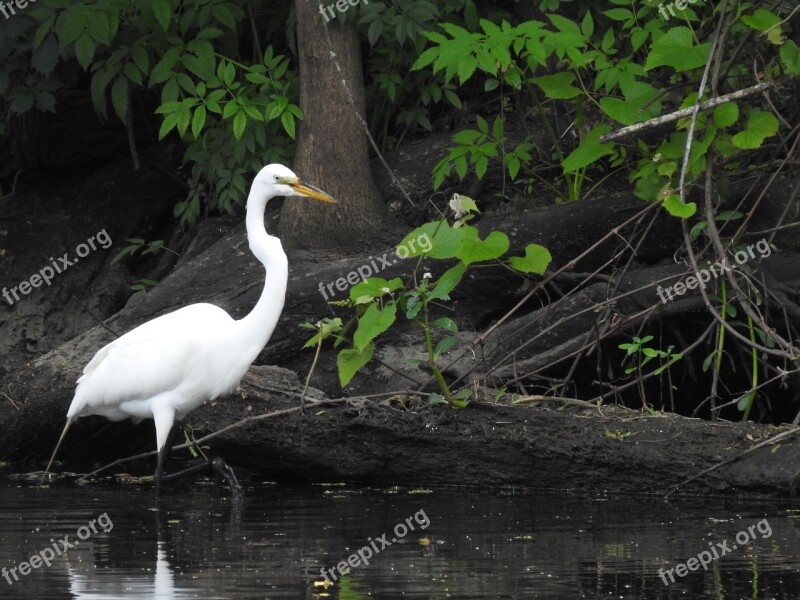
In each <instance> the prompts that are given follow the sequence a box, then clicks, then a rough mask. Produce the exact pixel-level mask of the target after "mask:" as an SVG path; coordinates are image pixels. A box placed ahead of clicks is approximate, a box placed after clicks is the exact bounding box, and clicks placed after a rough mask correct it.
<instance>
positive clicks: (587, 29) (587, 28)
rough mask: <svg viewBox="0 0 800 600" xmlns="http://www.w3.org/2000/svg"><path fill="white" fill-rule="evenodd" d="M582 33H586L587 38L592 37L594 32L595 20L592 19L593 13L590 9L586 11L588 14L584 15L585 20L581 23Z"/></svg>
mask: <svg viewBox="0 0 800 600" xmlns="http://www.w3.org/2000/svg"><path fill="white" fill-rule="evenodd" d="M581 33H583V35H585V36H586V37H587V38H588V37H592V34H593V33H594V20H593V19H592V13H591V12H590V11H588V10H587V11H586V16H585V17H583V22H582V23H581Z"/></svg>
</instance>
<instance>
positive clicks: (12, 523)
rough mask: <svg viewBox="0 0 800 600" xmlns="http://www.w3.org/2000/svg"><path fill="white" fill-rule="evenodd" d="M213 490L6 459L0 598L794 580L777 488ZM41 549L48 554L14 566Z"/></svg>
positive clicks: (417, 594) (712, 592)
mask: <svg viewBox="0 0 800 600" xmlns="http://www.w3.org/2000/svg"><path fill="white" fill-rule="evenodd" d="M442 468H447V466H446V465H442ZM225 492H226V490H225V488H224V487H221V486H219V485H217V484H216V483H214V482H212V481H210V480H209V481H204V480H200V481H198V480H195V481H194V482H191V483H182V484H180V485H175V486H173V485H170V487H169V489H168V492H167V493H166V495H165V497H164V498H162V501H161V503H160V509H159V508H157V504H156V502H155V500H154V498H153V495H152V490H151V489H150V488H149V487H141V486H127V485H119V484H115V485H92V486H87V487H78V486H58V487H50V488H48V487H36V486H31V485H23V484H21V483H19V482H17V481H15V480H11V479H6V478H5V477H4V478H3V480H2V481H0V541H1V542H2V543H0V566H2V567H3V568H5V571H2V577H0V598H25V599H28V598H35V599H40V598H41V599H45V598H59V599H60V598H75V599H78V598H80V599H86V600H88V599H97V600H113V599H117V598H148V599H159V600H162V599H163V600H172V599H176V600H177V599H184V598H203V599H211V598H308V599H313V598H320V599H324V598H332V599H335V598H340V599H343V600H344V599H348V600H356V599H361V598H424V599H434V598H676V599H677V598H682V599H686V598H689V599H691V598H715V599H739V598H782V599H783V598H786V599H789V598H792V599H795V598H798V597H800V575H799V574H798V571H799V570H800V569H799V567H800V558H799V557H800V535H799V534H798V522H799V521H798V518H800V510H797V509H794V508H793V506H796V504H792V503H789V502H754V501H750V502H737V501H734V500H730V499H714V500H703V501H698V500H694V499H691V500H689V499H676V500H673V501H671V502H669V503H667V502H664V501H662V500H659V499H653V498H630V497H624V498H620V497H615V496H612V495H609V496H606V497H584V496H582V495H578V494H569V493H556V492H548V493H533V492H525V493H522V492H515V493H511V492H508V491H501V490H495V491H492V490H483V491H479V490H471V489H470V490H467V489H439V488H432V489H412V488H408V489H406V488H392V489H374V488H364V487H356V486H344V485H309V486H288V485H284V484H275V483H271V482H258V481H250V482H249V484H248V486H247V499H246V501H245V503H244V504H243V506H242V507H241V509H238V510H237V509H235V508H232V506H231V504H230V502H229V501H227V499H226V498H225ZM799 508H800V507H799ZM93 521H94V522H93ZM412 527H413V529H412ZM748 527H750V528H751V531H750V532H748V531H747V530H748ZM82 528H83V529H82ZM106 530H107V531H106ZM740 532H742V533H741V534H740V540H739V541H742V540H743V539H744V536H747V537H748V539H747V542H746V543H745V544H742V545H738V544H737V543H736V535H737V533H740ZM384 534H385V537H382V536H384ZM64 536H67V538H66V539H64ZM80 538H84V539H80ZM392 540H394V541H392ZM66 544H68V545H72V546H73V547H72V548H67V549H66V551H65V550H64V548H65V545H66ZM734 546H735V549H734ZM717 548H727V549H728V552H727V553H726V554H725V556H721V557H720V558H719V559H717V560H712V561H710V563H709V565H708V569H707V570H703V569H702V567H701V566H700V567H698V566H697V564H695V563H690V564H689V566H695V567H697V569H698V570H697V571H691V572H688V571H687V573H686V575H685V576H684V577H678V576H677V575H675V576H674V577H675V582H674V583H672V582H670V581H669V577H668V576H667V575H666V574H665V575H664V579H666V580H667V581H668V582H669V583H670V584H669V585H668V586H667V585H665V584H664V581H663V580H662V576H660V575H659V569H664V571H662V573H666V570H667V569H669V568H673V569H674V568H675V567H676V565H678V564H679V563H686V562H687V561H689V559H691V558H692V557H697V556H698V555H700V553H702V552H704V551H707V552H708V556H709V557H711V556H712V554H711V551H712V550H715V551H717V554H721V553H723V552H725V550H722V549H719V550H717ZM359 549H361V553H362V555H363V556H364V557H365V558H366V559H367V560H368V561H369V564H368V565H364V564H363V562H362V561H361V559H360V558H358V557H357V555H356V556H351V555H352V554H353V553H356V552H358V550H359ZM58 553H60V555H59V554H58ZM368 553H371V554H372V556H371V557H370V556H368ZM36 554H39V555H40V558H47V559H48V562H50V566H47V565H46V564H44V563H41V564H39V565H38V568H36V569H34V568H32V567H31V568H30V572H28V574H27V575H23V574H21V572H20V570H21V569H22V570H25V571H27V569H25V565H22V564H21V563H23V562H26V561H28V562H30V558H31V556H32V555H36ZM50 554H53V555H54V557H53V558H52V559H51V558H50ZM348 557H350V560H351V562H352V563H353V564H355V565H356V566H355V567H349V572H348V573H347V574H345V575H342V574H341V573H340V572H339V571H338V570H336V567H337V565H339V566H341V567H342V570H347V569H346V568H345V567H346V564H345V563H346V561H347V560H348ZM356 558H358V562H356ZM33 562H37V560H36V559H34V560H33ZM15 567H16V569H17V570H16V571H14V572H13V573H12V572H11V570H12V569H13V568H15ZM321 569H326V570H327V569H333V573H332V574H331V573H330V572H328V579H329V580H330V582H329V581H326V580H325V578H324V577H323V576H322V574H321ZM15 575H16V577H17V578H18V580H15ZM9 581H11V584H9V583H8V582H9Z"/></svg>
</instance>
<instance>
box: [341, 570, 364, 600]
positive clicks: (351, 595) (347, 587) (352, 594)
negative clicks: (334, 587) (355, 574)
mask: <svg viewBox="0 0 800 600" xmlns="http://www.w3.org/2000/svg"><path fill="white" fill-rule="evenodd" d="M338 583H339V600H366V599H367V597H368V594H365V593H363V592H361V591H359V588H360V587H361V584H360V583H358V582H357V581H355V580H354V579H353V578H352V577H349V576H347V575H342V576H341V577H340V578H339V581H338Z"/></svg>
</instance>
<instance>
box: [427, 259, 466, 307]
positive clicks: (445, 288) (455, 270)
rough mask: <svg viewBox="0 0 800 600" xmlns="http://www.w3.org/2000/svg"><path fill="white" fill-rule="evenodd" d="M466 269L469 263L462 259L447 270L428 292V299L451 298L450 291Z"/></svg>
mask: <svg viewBox="0 0 800 600" xmlns="http://www.w3.org/2000/svg"><path fill="white" fill-rule="evenodd" d="M466 271H467V265H465V264H464V263H463V262H460V261H459V263H458V264H457V265H456V266H455V267H451V268H450V269H448V270H447V271H445V272H444V273H443V274H442V276H441V277H440V278H439V281H437V282H436V285H435V286H434V288H433V290H432V291H431V292H430V293H429V294H428V299H429V300H449V299H450V292H452V291H453V290H454V289H455V287H456V286H457V285H458V284H459V282H460V281H461V278H462V277H463V276H464V273H465V272H466Z"/></svg>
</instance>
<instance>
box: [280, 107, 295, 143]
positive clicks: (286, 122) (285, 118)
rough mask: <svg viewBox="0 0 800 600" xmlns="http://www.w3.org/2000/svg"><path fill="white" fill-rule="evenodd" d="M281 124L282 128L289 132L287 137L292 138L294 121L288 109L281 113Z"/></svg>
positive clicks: (293, 135)
mask: <svg viewBox="0 0 800 600" xmlns="http://www.w3.org/2000/svg"><path fill="white" fill-rule="evenodd" d="M281 125H283V129H284V130H285V131H286V133H288V134H289V137H290V138H292V139H294V137H295V122H294V115H292V113H290V112H289V111H288V110H287V111H286V112H284V113H283V114H282V115H281Z"/></svg>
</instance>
